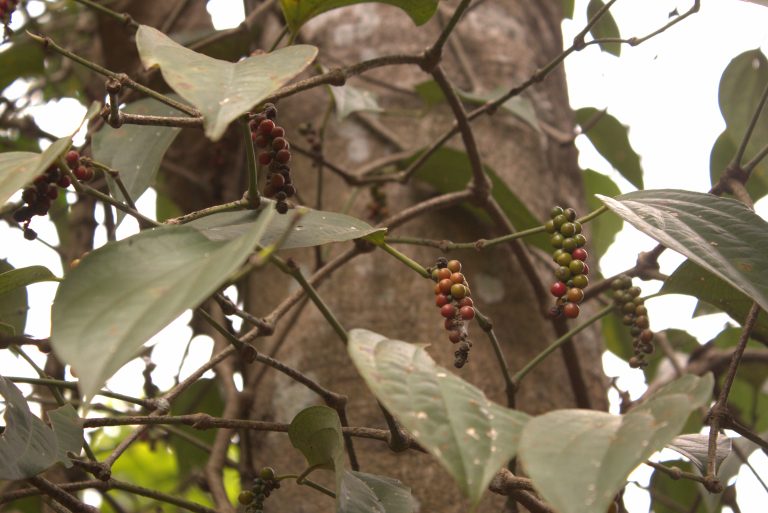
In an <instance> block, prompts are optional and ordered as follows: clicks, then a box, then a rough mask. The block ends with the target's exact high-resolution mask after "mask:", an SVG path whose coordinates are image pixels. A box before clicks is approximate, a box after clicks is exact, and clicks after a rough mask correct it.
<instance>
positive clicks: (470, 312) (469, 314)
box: [459, 306, 475, 321]
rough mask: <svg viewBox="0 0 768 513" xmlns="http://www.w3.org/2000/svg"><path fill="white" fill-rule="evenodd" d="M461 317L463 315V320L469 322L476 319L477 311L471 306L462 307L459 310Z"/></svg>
mask: <svg viewBox="0 0 768 513" xmlns="http://www.w3.org/2000/svg"><path fill="white" fill-rule="evenodd" d="M459 315H461V318H462V319H464V320H465V321H469V320H471V319H474V317H475V309H474V308H472V307H471V306H462V307H461V308H460V309H459Z"/></svg>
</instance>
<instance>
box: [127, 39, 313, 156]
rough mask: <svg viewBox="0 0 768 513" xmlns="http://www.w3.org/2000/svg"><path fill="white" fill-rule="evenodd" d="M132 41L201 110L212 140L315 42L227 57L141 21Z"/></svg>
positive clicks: (306, 60) (309, 53) (303, 59)
mask: <svg viewBox="0 0 768 513" xmlns="http://www.w3.org/2000/svg"><path fill="white" fill-rule="evenodd" d="M136 46H137V47H138V50H139V55H140V56H141V61H142V63H143V64H144V66H145V67H147V68H150V67H152V66H155V65H157V66H159V67H160V71H161V72H162V74H163V78H164V79H165V81H166V82H167V83H168V85H169V86H171V88H172V89H173V90H174V91H176V92H177V93H178V94H179V95H181V97H182V98H184V99H186V100H187V101H189V102H190V103H192V105H194V106H195V107H197V108H198V109H199V110H200V112H202V114H203V125H204V127H205V135H206V136H208V138H210V139H211V140H213V141H218V140H219V139H220V138H221V136H222V135H224V131H225V130H226V129H227V126H228V125H229V124H230V123H231V122H232V121H234V120H235V119H237V118H238V117H240V116H241V115H243V114H245V113H246V112H248V111H249V110H250V109H251V108H253V107H254V106H256V105H257V104H258V103H259V102H261V101H262V100H264V98H266V97H267V96H269V95H270V94H271V93H272V92H274V91H276V90H277V89H279V88H280V87H281V86H282V85H283V84H285V83H286V82H288V81H289V80H290V79H292V78H293V77H295V76H296V75H298V74H299V73H301V72H302V71H303V70H304V68H306V67H307V66H308V65H309V64H310V63H311V62H312V61H313V60H314V59H315V56H316V55H317V48H315V47H314V46H310V45H293V46H289V47H286V48H281V49H279V50H276V51H274V52H271V53H268V54H264V55H254V56H251V57H248V58H246V59H243V60H242V61H239V62H237V63H232V62H227V61H221V60H218V59H213V58H211V57H208V56H206V55H203V54H201V53H197V52H194V51H192V50H190V49H188V48H185V47H183V46H181V45H179V44H178V43H176V42H174V41H173V40H172V39H170V38H169V37H168V36H166V35H165V34H163V33H162V32H160V31H158V30H155V29H153V28H152V27H147V26H146V25H142V26H140V27H139V30H138V32H136Z"/></svg>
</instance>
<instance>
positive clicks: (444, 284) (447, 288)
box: [437, 278, 453, 295]
mask: <svg viewBox="0 0 768 513" xmlns="http://www.w3.org/2000/svg"><path fill="white" fill-rule="evenodd" d="M437 285H438V287H440V292H441V293H442V294H446V295H447V294H450V293H451V287H452V286H453V282H452V281H451V280H449V279H447V278H446V279H445V280H440V281H439V282H438V283H437Z"/></svg>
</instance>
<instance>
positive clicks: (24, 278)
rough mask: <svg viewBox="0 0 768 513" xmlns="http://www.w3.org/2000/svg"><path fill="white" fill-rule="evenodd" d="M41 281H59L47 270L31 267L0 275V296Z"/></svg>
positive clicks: (40, 266) (36, 266) (39, 266)
mask: <svg viewBox="0 0 768 513" xmlns="http://www.w3.org/2000/svg"><path fill="white" fill-rule="evenodd" d="M41 281H59V278H57V277H56V276H54V275H53V273H52V272H51V271H49V270H48V268H46V267H43V266H42V265H32V266H29V267H22V268H21V269H13V270H10V271H5V272H3V273H0V295H2V294H5V293H7V292H10V291H12V290H13V289H17V288H20V287H26V286H27V285H31V284H33V283H39V282H41Z"/></svg>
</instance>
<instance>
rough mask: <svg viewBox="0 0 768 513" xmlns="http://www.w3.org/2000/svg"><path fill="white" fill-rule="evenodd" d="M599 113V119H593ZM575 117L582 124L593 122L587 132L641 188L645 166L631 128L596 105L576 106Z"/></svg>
mask: <svg viewBox="0 0 768 513" xmlns="http://www.w3.org/2000/svg"><path fill="white" fill-rule="evenodd" d="M598 116H599V119H598V121H597V122H596V123H594V120H595V119H597V118H598ZM576 121H577V122H578V123H579V124H580V125H581V126H584V125H585V124H586V123H587V122H592V123H594V124H593V125H592V126H591V127H590V128H589V130H587V131H586V132H585V133H584V135H586V136H587V138H588V139H589V141H590V142H591V143H592V145H593V146H594V147H595V149H596V150H597V151H598V152H599V153H600V155H602V156H603V157H604V158H605V160H607V161H608V162H609V163H610V164H611V165H612V166H613V167H614V168H615V169H616V171H618V172H619V173H621V176H623V177H624V178H626V179H627V181H628V182H629V183H631V184H632V185H634V186H635V187H637V188H638V189H642V188H643V168H642V167H641V166H640V157H639V156H638V155H637V153H636V152H635V150H634V149H632V145H631V144H630V142H629V136H628V133H629V129H628V128H627V127H626V126H624V125H622V124H621V123H620V122H619V120H618V119H616V118H615V117H613V116H611V115H610V114H608V113H607V112H601V111H599V110H597V109H595V108H593V107H585V108H583V109H579V110H577V111H576Z"/></svg>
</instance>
